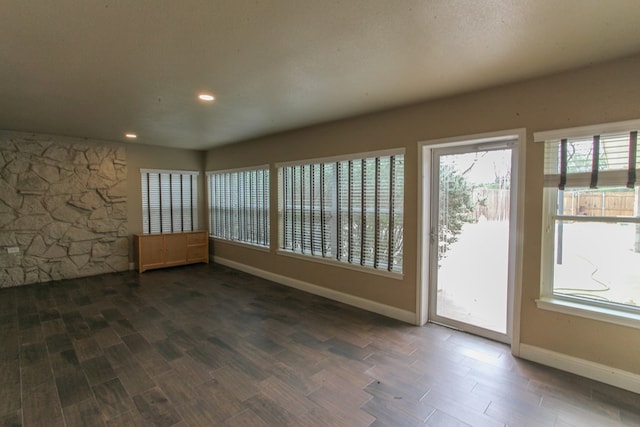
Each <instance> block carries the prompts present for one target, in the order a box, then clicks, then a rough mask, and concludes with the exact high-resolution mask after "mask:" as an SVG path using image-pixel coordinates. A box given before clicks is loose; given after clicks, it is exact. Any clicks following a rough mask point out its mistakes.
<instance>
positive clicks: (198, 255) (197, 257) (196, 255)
mask: <svg viewBox="0 0 640 427" xmlns="http://www.w3.org/2000/svg"><path fill="white" fill-rule="evenodd" d="M208 252H209V251H208V248H207V245H206V244H200V245H190V246H189V247H188V248H187V261H189V262H197V261H207V257H208V256H209V254H208Z"/></svg>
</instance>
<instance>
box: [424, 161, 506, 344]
mask: <svg viewBox="0 0 640 427" xmlns="http://www.w3.org/2000/svg"><path fill="white" fill-rule="evenodd" d="M510 182H511V150H510V149H504V150H495V151H480V152H470V153H463V154H450V155H443V156H441V157H440V176H439V184H440V185H439V187H440V192H439V200H438V202H439V218H438V270H437V300H436V314H437V315H438V316H441V317H445V318H448V319H452V320H456V321H459V322H463V323H467V324H470V325H474V326H478V327H481V328H484V329H489V330H492V331H495V332H499V333H506V332H507V330H506V329H507V290H508V267H509V264H508V261H509V207H510V202H509V200H510Z"/></svg>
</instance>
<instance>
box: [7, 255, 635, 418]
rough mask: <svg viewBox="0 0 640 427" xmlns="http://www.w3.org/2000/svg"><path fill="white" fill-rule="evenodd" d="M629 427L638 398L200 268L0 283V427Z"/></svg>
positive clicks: (432, 329) (464, 340)
mask: <svg viewBox="0 0 640 427" xmlns="http://www.w3.org/2000/svg"><path fill="white" fill-rule="evenodd" d="M20 425H24V426H68V427H71V426H103V425H106V426H146V425H154V426H216V425H224V426H267V425H269V426H286V425H295V426H298V425H312V426H367V425H377V426H416V425H429V426H463V425H473V426H504V425H512V426H580V427H582V426H615V425H627V426H631V425H640V396H639V395H637V394H633V393H630V392H626V391H623V390H619V389H616V388H614V387H610V386H607V385H603V384H600V383H597V382H594V381H590V380H587V379H584V378H580V377H577V376H575V375H570V374H567V373H563V372H560V371H557V370H554V369H550V368H546V367H543V366H539V365H536V364H533V363H528V362H525V361H521V360H518V359H515V358H513V357H512V356H511V355H510V352H509V348H508V347H506V346H504V345H502V344H498V343H495V342H491V341H487V340H484V339H481V338H478V337H474V336H471V335H467V334H464V333H460V332H456V331H452V330H449V329H445V328H442V327H439V326H434V325H429V326H425V327H415V326H411V325H407V324H403V323H400V322H397V321H394V320H390V319H386V318H384V317H381V316H378V315H375V314H372V313H368V312H365V311H362V310H359V309H355V308H352V307H348V306H345V305H342V304H339V303H336V302H332V301H329V300H326V299H323V298H320V297H316V296H313V295H309V294H306V293H303V292H299V291H297V290H293V289H289V288H286V287H283V286H280V285H277V284H275V283H271V282H268V281H265V280H262V279H258V278H254V277H252V276H249V275H246V274H243V273H239V272H237V271H234V270H230V269H226V268H223V267H220V266H213V265H208V266H207V265H197V266H190V267H179V268H174V269H167V270H158V271H149V272H146V273H144V274H142V275H138V274H137V273H135V272H127V273H119V274H111V275H104V276H97V277H91V278H82V279H76V280H67V281H60V282H53V283H50V284H46V285H37V286H29V287H22V288H13V289H3V290H0V426H20Z"/></svg>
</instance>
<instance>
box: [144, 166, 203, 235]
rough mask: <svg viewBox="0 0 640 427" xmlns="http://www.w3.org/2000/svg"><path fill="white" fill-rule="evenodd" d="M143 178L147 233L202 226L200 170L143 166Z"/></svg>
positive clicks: (145, 230) (189, 229) (185, 229)
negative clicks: (154, 168) (199, 191)
mask: <svg viewBox="0 0 640 427" xmlns="http://www.w3.org/2000/svg"><path fill="white" fill-rule="evenodd" d="M140 178H141V184H142V232H143V233H169V232H174V231H176V232H177V231H193V230H197V229H198V172H193V171H167V170H145V169H142V170H141V171H140Z"/></svg>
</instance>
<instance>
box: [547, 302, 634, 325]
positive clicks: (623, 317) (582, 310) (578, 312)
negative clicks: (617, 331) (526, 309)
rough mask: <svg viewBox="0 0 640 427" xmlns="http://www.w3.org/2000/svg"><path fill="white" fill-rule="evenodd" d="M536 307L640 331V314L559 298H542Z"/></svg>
mask: <svg viewBox="0 0 640 427" xmlns="http://www.w3.org/2000/svg"><path fill="white" fill-rule="evenodd" d="M536 305H537V306H538V308H539V309H541V310H549V311H555V312H557V313H564V314H570V315H573V316H579V317H584V318H586V319H592V320H598V321H600V322H607V323H613V324H616V325H622V326H628V327H630V328H637V329H640V313H632V312H628V311H622V310H615V309H613V308H607V307H597V306H593V305H588V304H581V303H579V302H573V301H566V300H563V299H559V298H540V299H537V300H536Z"/></svg>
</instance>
